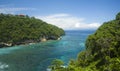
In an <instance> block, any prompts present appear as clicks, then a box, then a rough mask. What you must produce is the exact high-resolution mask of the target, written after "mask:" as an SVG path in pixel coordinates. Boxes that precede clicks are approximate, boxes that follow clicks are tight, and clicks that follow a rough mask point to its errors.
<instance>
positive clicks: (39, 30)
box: [0, 13, 65, 47]
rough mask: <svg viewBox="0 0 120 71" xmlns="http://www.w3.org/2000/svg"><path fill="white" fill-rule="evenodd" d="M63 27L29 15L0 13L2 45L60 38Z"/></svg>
mask: <svg viewBox="0 0 120 71" xmlns="http://www.w3.org/2000/svg"><path fill="white" fill-rule="evenodd" d="M63 35H65V32H64V30H63V29H61V28H59V27H57V26H55V25H51V24H48V23H46V22H44V21H42V20H40V19H37V18H35V17H29V16H28V15H23V14H22V15H12V14H3V13H1V14H0V47H8V46H14V45H21V44H29V43H38V42H42V41H47V40H59V39H60V37H61V36H63Z"/></svg>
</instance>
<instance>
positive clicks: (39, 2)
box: [0, 0, 120, 30]
mask: <svg viewBox="0 0 120 71" xmlns="http://www.w3.org/2000/svg"><path fill="white" fill-rule="evenodd" d="M118 12H120V0H20V1H18V0H0V13H12V14H27V15H29V16H35V17H36V18H40V19H42V20H44V21H46V22H48V23H51V24H54V25H56V26H59V27H61V28H63V29H67V30H69V29H70V30H71V29H97V28H98V27H99V26H100V25H101V24H102V23H103V22H106V21H109V20H112V19H114V18H115V15H116V14H117V13H118Z"/></svg>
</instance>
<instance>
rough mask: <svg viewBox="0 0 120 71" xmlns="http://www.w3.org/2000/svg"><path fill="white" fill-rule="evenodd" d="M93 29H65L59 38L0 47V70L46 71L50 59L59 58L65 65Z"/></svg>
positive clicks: (73, 57)
mask: <svg viewBox="0 0 120 71" xmlns="http://www.w3.org/2000/svg"><path fill="white" fill-rule="evenodd" d="M93 32H94V31H66V35H65V36H64V37H63V38H62V39H61V40H56V41H47V42H41V43H37V44H30V45H21V46H14V47H11V48H1V49H0V71H46V68H47V67H48V66H49V65H50V63H51V61H52V60H53V59H55V58H58V59H61V60H63V61H64V62H65V65H67V63H68V61H69V60H70V59H71V58H72V59H75V58H76V57H77V54H78V53H79V52H80V51H82V50H84V49H85V44H84V43H85V40H86V38H87V36H88V35H89V34H91V33H93Z"/></svg>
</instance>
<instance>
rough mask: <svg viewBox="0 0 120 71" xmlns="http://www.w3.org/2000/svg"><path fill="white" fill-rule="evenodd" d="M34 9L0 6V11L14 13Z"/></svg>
mask: <svg viewBox="0 0 120 71" xmlns="http://www.w3.org/2000/svg"><path fill="white" fill-rule="evenodd" d="M25 10H26V11H27V10H35V8H4V7H3V8H0V13H15V12H17V11H25Z"/></svg>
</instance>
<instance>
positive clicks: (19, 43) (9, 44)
mask: <svg viewBox="0 0 120 71" xmlns="http://www.w3.org/2000/svg"><path fill="white" fill-rule="evenodd" d="M61 39H62V38H61V37H58V38H57V39H46V38H41V39H40V41H34V40H27V41H25V42H17V43H16V44H12V43H3V42H2V43H0V48H8V47H12V46H19V45H31V44H36V43H41V42H47V41H49V40H61Z"/></svg>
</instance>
